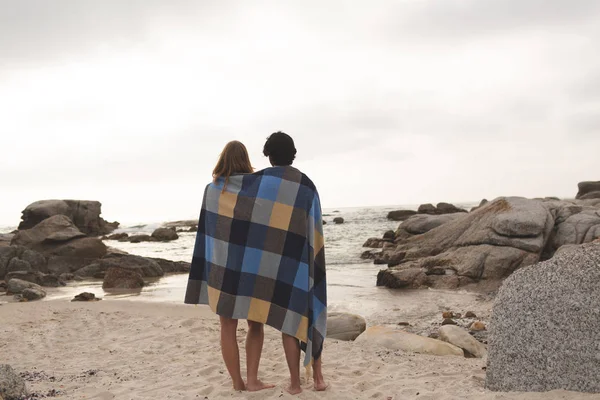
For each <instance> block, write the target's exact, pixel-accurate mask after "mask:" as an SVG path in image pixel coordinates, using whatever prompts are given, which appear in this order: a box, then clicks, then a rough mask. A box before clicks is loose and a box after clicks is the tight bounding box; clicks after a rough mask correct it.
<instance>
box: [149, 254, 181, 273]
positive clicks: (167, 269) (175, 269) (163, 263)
mask: <svg viewBox="0 0 600 400" xmlns="http://www.w3.org/2000/svg"><path fill="white" fill-rule="evenodd" d="M151 260H153V261H155V262H156V263H157V264H158V265H159V266H160V268H161V269H162V270H163V272H164V273H188V272H190V267H191V264H190V263H189V262H186V261H170V260H165V259H163V258H151Z"/></svg>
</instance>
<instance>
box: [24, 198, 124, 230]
mask: <svg viewBox="0 0 600 400" xmlns="http://www.w3.org/2000/svg"><path fill="white" fill-rule="evenodd" d="M101 208H102V204H100V202H98V201H85V200H41V201H36V202H35V203H32V204H30V205H29V206H27V207H26V208H25V210H23V216H22V217H21V219H22V220H23V221H22V222H21V224H20V225H19V230H23V229H31V228H33V227H34V226H36V225H37V224H39V223H40V222H42V221H44V220H45V219H48V218H50V217H53V216H57V215H64V216H66V217H68V218H69V220H71V221H73V223H74V224H75V226H76V227H77V228H78V230H79V231H81V232H83V233H84V234H86V235H90V236H100V235H105V234H108V233H110V232H112V231H113V230H115V229H116V228H117V227H118V226H119V223H118V222H112V223H109V222H106V221H105V220H104V219H102V218H100V214H101Z"/></svg>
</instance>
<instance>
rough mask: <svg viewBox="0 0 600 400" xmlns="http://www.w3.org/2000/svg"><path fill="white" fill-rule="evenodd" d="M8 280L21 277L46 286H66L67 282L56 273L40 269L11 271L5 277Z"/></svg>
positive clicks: (23, 279)
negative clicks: (44, 271)
mask: <svg viewBox="0 0 600 400" xmlns="http://www.w3.org/2000/svg"><path fill="white" fill-rule="evenodd" d="M4 279H6V281H9V280H11V279H20V280H22V281H27V282H32V283H35V284H38V285H40V286H45V287H60V286H65V283H64V282H63V281H62V280H61V279H60V278H59V277H57V276H56V275H52V274H44V273H43V272H39V271H15V272H9V273H8V274H6V276H5V277H4Z"/></svg>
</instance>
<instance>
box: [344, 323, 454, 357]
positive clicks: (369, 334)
mask: <svg viewBox="0 0 600 400" xmlns="http://www.w3.org/2000/svg"><path fill="white" fill-rule="evenodd" d="M356 342H357V343H360V342H362V343H375V344H377V345H379V346H382V347H385V348H387V349H390V350H402V351H407V352H412V353H421V354H430V355H435V356H460V357H463V356H464V351H463V350H462V349H460V348H458V347H456V346H454V345H452V344H450V343H446V342H442V341H441V340H436V339H431V338H428V337H425V336H419V335H415V334H414V333H409V332H405V331H401V330H395V329H390V328H386V327H383V326H372V327H370V328H368V329H367V330H366V331H365V332H364V333H363V334H362V335H360V336H359V337H358V338H356Z"/></svg>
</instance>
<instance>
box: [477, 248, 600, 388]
mask: <svg viewBox="0 0 600 400" xmlns="http://www.w3.org/2000/svg"><path fill="white" fill-rule="evenodd" d="M599 287H600V245H599V244H596V243H590V244H585V245H582V246H569V247H568V248H567V249H565V250H564V251H560V252H559V253H557V254H556V255H555V256H554V257H553V258H552V259H550V260H548V261H545V262H541V263H539V264H536V265H533V266H529V267H527V268H523V269H522V270H520V271H518V272H516V273H515V274H513V275H512V276H511V277H510V278H508V279H507V280H506V281H505V282H504V284H503V285H502V287H501V288H500V291H499V293H498V296H497V298H496V301H495V304H494V308H493V312H492V321H491V326H492V332H491V333H492V334H491V339H490V345H489V355H488V366H487V377H486V387H487V388H488V389H491V390H495V391H503V392H509V391H523V392H542V391H549V390H555V389H564V390H573V391H578V392H594V393H600V375H598V373H596V371H599V370H600V358H598V354H600V347H599V346H600V296H599V295H598V288H599Z"/></svg>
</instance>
